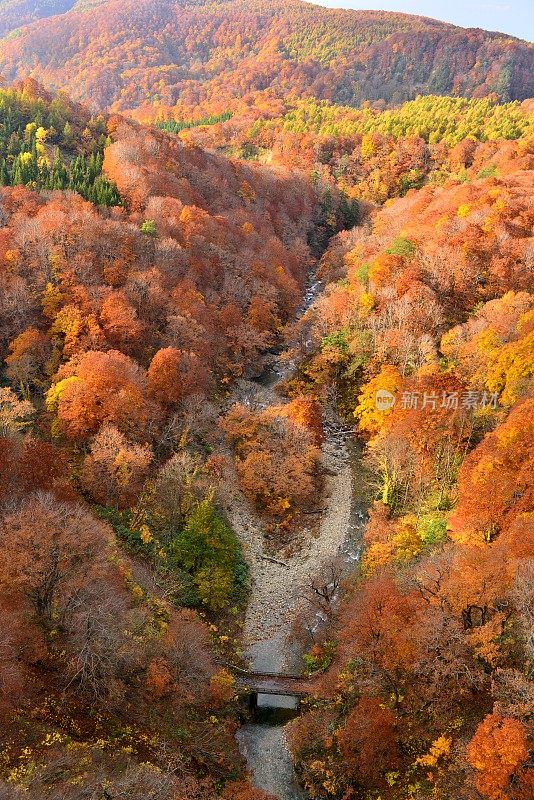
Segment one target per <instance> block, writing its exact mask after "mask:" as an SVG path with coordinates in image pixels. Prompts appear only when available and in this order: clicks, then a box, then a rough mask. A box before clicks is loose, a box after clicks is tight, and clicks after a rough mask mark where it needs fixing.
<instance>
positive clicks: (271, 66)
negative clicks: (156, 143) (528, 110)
mask: <svg viewBox="0 0 534 800" xmlns="http://www.w3.org/2000/svg"><path fill="white" fill-rule="evenodd" d="M64 8H65V6H64V5H63V4H61V5H60V6H58V11H63V10H64ZM10 9H11V10H12V6H7V8H6V10H5V11H4V26H5V27H6V26H8V18H7V15H8V14H9V13H10ZM42 12H43V9H42V8H41V12H39V13H42ZM1 20H2V16H1V14H0V22H1ZM23 20H24V17H23ZM481 23H483V20H482V19H481ZM6 29H7V28H6ZM532 52H533V51H532V48H531V47H530V46H529V45H528V44H527V43H525V42H521V41H519V40H517V39H513V38H512V37H509V36H506V35H504V34H499V33H488V32H486V31H483V30H480V29H476V30H475V29H471V30H464V29H461V28H457V27H455V26H452V25H448V24H445V23H442V22H438V21H436V20H430V19H426V18H422V17H413V16H408V15H404V14H396V13H385V12H376V11H351V10H331V9H325V8H320V7H317V6H313V5H309V4H307V3H304V2H301V1H300V0H289V2H285V0H284V2H281V0H275V2H269V3H268V2H265V0H253V2H248V0H247V1H246V2H245V0H226V2H212V3H206V2H187V1H186V0H181V2H176V0H157V2H156V1H155V0H141V2H139V0H108V2H104V3H98V4H96V5H95V4H92V3H82V4H77V5H76V6H75V7H74V8H73V9H72V10H70V11H69V12H68V13H67V14H64V15H62V16H56V17H50V18H48V19H43V20H41V21H40V22H39V24H33V25H32V24H30V25H28V26H26V27H24V26H23V27H22V28H21V29H19V30H18V31H17V32H16V34H15V35H13V36H9V37H8V38H7V39H4V41H2V43H1V44H0V72H1V73H3V74H4V75H5V77H6V78H7V79H9V80H12V79H14V78H17V77H24V76H27V75H31V76H33V77H35V78H37V79H39V80H41V81H42V82H43V83H44V84H45V85H47V86H51V87H53V88H60V87H61V88H65V89H66V90H67V91H69V93H70V94H71V95H72V96H73V97H75V98H77V99H84V100H87V101H89V102H90V103H92V104H94V105H95V106H96V107H99V108H103V107H112V108H114V109H117V110H118V109H127V108H133V107H136V106H139V105H140V104H142V103H146V102H148V103H162V104H164V105H169V106H172V105H174V104H175V103H176V101H177V100H178V99H179V100H180V102H181V103H182V104H183V105H184V107H185V106H189V107H190V108H194V107H195V106H196V105H198V104H199V103H202V102H205V101H208V102H209V103H212V104H213V103H216V104H219V105H221V104H225V105H227V106H229V107H230V106H231V105H232V104H233V103H235V102H236V101H237V100H240V99H246V101H247V102H252V101H253V100H254V99H255V100H256V101H257V102H259V101H260V99H261V98H264V100H272V99H273V98H290V97H293V98H296V97H300V96H307V97H316V98H319V99H329V100H333V101H334V102H342V103H345V104H351V105H355V104H356V105H357V104H359V103H361V102H362V101H363V100H366V99H368V100H373V101H374V100H378V99H379V98H380V99H383V100H385V101H386V102H389V103H398V102H402V101H403V100H406V99H410V98H412V97H413V96H415V94H416V93H423V94H427V93H431V92H433V93H442V94H446V93H452V94H459V95H464V96H468V97H471V96H474V97H481V96H486V95H489V94H495V95H496V96H497V97H499V98H500V99H504V100H510V99H523V98H525V97H528V96H530V95H532V94H533V93H534V90H533V88H532V63H533V61H532ZM222 110H225V109H224V108H223V109H222Z"/></svg>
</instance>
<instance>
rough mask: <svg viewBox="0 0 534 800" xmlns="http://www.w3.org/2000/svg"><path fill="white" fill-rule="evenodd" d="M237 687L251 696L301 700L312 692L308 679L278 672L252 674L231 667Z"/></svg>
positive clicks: (248, 671) (251, 672)
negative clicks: (279, 696) (284, 697)
mask: <svg viewBox="0 0 534 800" xmlns="http://www.w3.org/2000/svg"><path fill="white" fill-rule="evenodd" d="M231 669H232V673H233V675H234V678H235V681H236V684H237V686H238V687H241V688H242V689H244V690H246V691H249V692H250V693H251V694H256V695H257V694H271V695H284V696H291V697H296V698H298V699H301V698H303V697H306V695H308V694H310V692H311V691H312V687H311V684H310V679H309V678H306V677H304V676H302V675H290V674H284V673H280V672H253V671H251V670H245V669H240V668H239V667H234V666H232V667H231Z"/></svg>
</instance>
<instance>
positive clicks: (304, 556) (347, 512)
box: [226, 282, 365, 800]
mask: <svg viewBox="0 0 534 800" xmlns="http://www.w3.org/2000/svg"><path fill="white" fill-rule="evenodd" d="M321 288H322V287H321V285H320V284H319V283H317V282H315V283H314V284H312V285H311V286H310V289H309V291H308V292H307V294H306V298H305V304H304V305H303V307H302V309H301V312H300V313H301V314H302V313H304V312H305V310H306V309H307V308H309V307H310V305H311V304H312V303H313V302H314V300H315V299H316V297H317V296H318V294H319V292H320V290H321ZM290 370H291V367H290V366H289V367H288V365H287V362H285V361H284V359H283V354H280V355H279V356H278V357H276V359H275V361H274V363H273V364H272V365H271V366H270V368H269V370H268V371H267V372H266V373H264V374H263V375H262V376H261V377H260V378H259V379H257V380H256V381H250V382H246V386H244V385H243V383H242V385H241V392H244V393H245V394H246V396H247V402H248V403H249V404H250V405H251V406H252V407H254V408H265V407H267V406H269V405H270V404H275V403H279V402H280V398H279V396H278V395H277V394H276V393H275V391H274V390H275V387H276V384H277V382H278V381H279V380H281V379H282V378H283V377H287V374H288V371H290ZM321 461H322V464H323V467H324V468H325V474H326V478H325V486H324V498H323V507H324V510H323V512H322V514H321V518H320V523H319V528H318V532H317V533H316V534H315V535H311V534H310V535H309V536H308V537H307V536H306V534H307V533H308V532H307V531H306V530H302V531H301V533H302V534H303V536H302V539H303V541H304V544H303V545H302V546H301V547H300V549H299V550H298V551H297V552H295V553H294V554H293V555H290V556H289V557H284V559H283V562H284V563H277V562H276V561H272V560H268V559H266V558H265V556H266V555H268V554H269V553H268V550H267V549H266V547H265V540H264V531H263V525H262V521H261V519H260V517H259V516H258V514H257V513H256V511H255V510H254V508H253V507H252V506H251V505H250V503H249V502H248V501H247V500H246V498H245V497H244V496H243V495H242V493H241V492H240V490H239V488H238V487H237V485H234V486H233V487H232V490H231V492H230V495H229V497H228V503H227V509H226V510H227V514H228V517H229V519H230V521H231V523H232V525H233V527H234V530H235V531H236V533H237V535H238V536H239V538H240V540H241V543H242V545H243V549H244V553H245V556H246V558H247V561H248V564H249V570H250V579H251V596H250V601H249V605H248V608H247V613H246V618H245V625H244V629H243V642H242V645H243V654H244V657H245V659H246V660H247V661H248V664H249V668H250V669H251V670H252V671H254V672H270V673H299V672H300V670H301V668H302V653H301V649H300V645H299V644H298V643H295V642H294V641H293V640H292V636H291V634H292V627H293V623H294V622H295V621H296V620H297V619H298V617H299V616H300V614H301V612H302V611H305V610H309V604H308V601H306V600H305V599H304V595H305V593H306V589H307V588H308V587H309V585H310V582H311V581H312V580H313V578H314V577H317V576H319V575H321V573H322V572H323V571H324V569H325V568H326V567H327V566H328V565H330V564H331V563H332V562H333V561H336V562H337V563H338V564H339V566H340V567H341V569H342V571H344V572H348V571H349V569H350V567H351V565H353V564H354V562H355V561H356V560H357V559H358V556H359V542H360V538H361V529H362V525H363V520H364V516H365V503H364V501H363V499H360V497H359V495H360V494H362V493H361V492H358V491H356V492H355V490H354V487H355V485H356V482H357V479H358V475H359V472H360V470H359V469H358V465H359V463H360V451H359V448H358V446H357V444H356V443H355V442H354V440H353V437H352V436H351V434H350V431H349V430H347V429H346V428H345V427H344V426H343V425H342V424H341V423H340V421H339V420H338V419H337V418H336V416H335V414H334V413H333V412H332V411H329V412H327V414H326V419H325V442H324V444H323V447H322V456H321ZM360 480H361V478H360ZM315 619H316V623H315V624H316V626H317V627H320V626H321V625H322V624H323V623H324V617H323V616H322V614H321V612H320V611H319V612H317V614H316V617H315ZM258 705H259V706H260V709H259V712H260V713H259V714H258V713H257V715H256V721H254V722H251V723H248V724H245V725H243V726H242V727H241V729H240V730H239V732H238V734H237V738H238V742H239V746H240V749H241V751H242V753H243V755H244V756H245V758H246V760H247V765H248V768H249V770H250V773H251V776H252V781H253V783H254V785H255V786H257V787H258V788H261V789H263V790H264V791H266V792H268V793H270V794H273V795H274V796H275V797H277V798H279V800H296V799H297V798H299V799H300V798H304V797H305V794H304V792H303V790H302V789H301V788H300V787H299V785H298V782H297V779H296V775H295V770H294V767H293V762H292V759H291V756H290V753H289V751H288V748H287V745H286V739H285V727H284V722H285V721H287V719H288V712H287V709H291V707H293V708H294V707H295V706H296V702H295V701H294V700H293V698H284V697H272V696H270V697H268V696H265V695H259V696H258ZM266 707H269V708H273V707H274V708H276V709H286V711H285V713H284V712H283V711H282V713H280V712H279V713H276V711H275V710H273V712H271V713H269V712H268V711H267V713H266ZM262 709H263V713H261V712H262ZM292 713H293V715H294V713H295V712H294V711H293V712H291V711H289V716H291V715H292ZM258 716H259V719H258Z"/></svg>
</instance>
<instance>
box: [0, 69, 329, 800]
mask: <svg viewBox="0 0 534 800" xmlns="http://www.w3.org/2000/svg"><path fill="white" fill-rule="evenodd" d="M0 120H1V122H2V130H3V131H4V133H5V136H4V137H0V147H1V149H2V164H3V173H2V174H3V177H4V179H5V183H6V184H7V185H5V186H2V187H1V188H0V208H1V212H0V220H1V229H0V320H1V323H0V353H1V356H0V357H1V359H2V373H1V384H0V475H1V481H0V535H1V539H2V546H3V548H4V555H5V556H6V557H5V558H4V559H2V563H1V565H0V609H1V613H2V618H3V630H4V638H3V644H2V656H1V659H0V720H1V725H0V727H1V728H2V731H3V739H2V750H3V760H2V765H1V768H0V794H1V795H2V797H6V798H19V797H20V796H21V795H23V796H24V797H31V798H35V800H43V799H44V798H54V799H55V800H57V799H58V798H69V800H75V799H76V800H81V798H83V797H87V796H88V795H87V793H88V792H90V793H91V794H93V796H95V797H97V796H104V794H105V795H106V796H108V797H113V798H119V797H120V796H127V797H128V798H131V800H134V799H135V798H139V800H145V799H146V798H147V797H149V796H153V797H159V798H162V800H163V799H165V800H167V798H171V797H172V798H176V800H181V799H182V798H184V800H185V798H202V799H203V800H204V799H205V800H216V799H217V798H218V797H221V796H224V797H225V798H227V800H234V798H239V800H241V798H244V799H245V800H246V799H247V798H251V800H261V798H262V797H263V793H261V792H255V791H253V790H252V789H251V788H250V787H249V786H247V785H245V784H242V781H241V780H239V779H240V778H242V777H243V774H244V773H243V768H242V764H241V761H240V756H239V753H238V751H237V745H236V743H235V740H234V737H233V734H234V732H235V729H236V727H237V724H238V723H237V719H238V706H237V705H236V703H235V687H234V681H233V678H232V676H231V674H230V673H229V672H228V671H226V670H225V669H224V668H223V667H222V665H221V658H222V656H225V657H228V656H227V654H226V653H225V648H226V647H228V648H230V651H229V652H230V653H233V652H234V651H233V650H232V649H231V648H232V647H233V644H232V640H231V638H230V636H228V635H224V636H223V635H222V634H221V637H220V638H219V636H218V635H215V633H216V632H217V630H218V628H217V626H216V625H215V624H213V622H214V621H216V622H218V623H219V622H220V621H221V620H223V624H224V628H223V630H224V631H231V630H232V626H234V629H235V617H236V616H237V615H238V613H239V608H240V606H241V605H242V604H243V602H244V599H245V597H246V568H245V566H244V563H243V559H242V556H241V553H240V547H239V543H238V541H237V539H236V537H235V535H234V534H233V532H232V530H231V529H230V528H229V526H228V524H227V523H226V521H225V520H224V517H223V516H222V515H221V514H220V511H219V510H218V508H217V507H216V504H215V500H214V488H215V486H216V485H217V481H218V476H220V475H221V470H222V469H223V465H222V464H221V462H220V458H219V457H218V456H217V455H216V454H214V455H213V457H212V458H211V459H210V454H211V453H212V452H213V450H214V448H215V447H216V443H217V441H220V439H221V434H220V433H218V428H217V424H216V418H217V413H218V412H217V407H218V403H220V402H222V401H223V400H224V397H225V392H226V387H227V386H228V384H230V383H231V381H232V380H233V379H234V378H235V377H236V376H239V375H241V374H242V373H243V372H244V371H245V370H247V369H249V368H252V370H257V369H258V368H259V359H258V356H259V353H260V352H261V351H262V350H264V349H265V348H266V347H268V346H269V345H270V344H271V343H272V342H273V341H274V340H275V338H276V337H277V336H278V335H279V330H280V328H281V326H282V324H283V323H284V322H285V321H286V320H287V319H288V318H289V316H290V315H291V313H292V311H293V310H294V309H295V307H296V306H297V305H298V303H299V301H300V298H301V293H302V287H303V283H304V280H305V275H306V272H307V270H308V267H309V259H310V251H309V248H308V244H307V237H308V234H309V233H310V232H311V230H312V228H313V227H314V225H315V224H316V223H317V222H319V223H320V221H321V218H320V217H317V216H316V215H317V209H316V206H317V201H316V195H315V192H314V189H313V187H312V186H311V184H310V183H309V182H308V181H307V180H305V178H304V177H303V176H302V175H301V174H299V173H297V172H291V171H290V170H286V169H282V168H279V169H269V168H265V167H263V168H262V167H258V166H256V165H251V166H249V165H246V164H241V163H238V162H232V161H229V160H227V159H225V158H224V157H222V156H218V155H210V154H208V153H205V152H204V151H202V150H201V149H200V148H198V147H195V146H191V145H186V144H183V143H181V142H179V141H178V140H177V139H176V138H175V137H173V138H171V137H169V136H167V135H166V134H164V133H161V132H158V131H156V130H154V129H150V128H141V127H140V126H139V125H137V124H136V123H133V122H128V121H125V120H123V119H121V118H114V119H111V120H106V119H104V118H98V119H97V118H91V117H89V116H87V115H86V114H85V113H84V112H83V111H82V109H80V108H78V107H77V106H76V105H74V104H71V103H69V102H68V101H67V100H66V98H65V97H64V96H60V97H58V96H55V97H54V96H51V95H48V94H47V93H46V92H45V91H44V90H43V89H42V87H39V86H38V85H36V84H35V83H34V82H33V81H31V80H30V81H27V82H25V83H24V84H22V85H20V86H17V87H14V88H13V89H9V90H5V91H3V92H2V93H1V95H0ZM72 137H74V138H75V141H74V142H73V140H72ZM101 137H103V140H101ZM108 137H109V138H108ZM93 149H95V151H96V152H97V153H98V154H99V155H100V154H101V152H102V151H104V165H103V171H104V173H106V174H107V175H108V177H109V178H116V180H117V181H118V184H117V186H118V185H119V184H120V186H118V190H119V191H120V197H119V196H118V195H116V196H117V197H118V200H117V202H116V203H114V202H113V201H112V198H111V197H108V198H107V200H108V201H109V202H107V203H102V202H100V201H101V198H100V196H99V195H98V194H97V195H94V196H92V201H93V202H89V201H88V200H86V199H84V198H83V197H82V196H81V194H80V192H83V191H84V190H85V188H86V181H85V180H82V182H81V184H80V185H79V186H77V185H74V184H71V183H70V182H69V180H67V178H68V175H69V174H70V173H71V172H73V173H76V175H77V176H79V177H80V178H84V175H83V169H82V166H83V164H87V163H88V162H86V161H83V159H86V158H88V159H89V161H91V158H92V156H91V155H90V154H91V153H92V151H93ZM80 159H82V160H80ZM73 160H74V163H75V165H76V166H72V161H73ZM99 163H100V162H99ZM91 164H93V162H92V161H91ZM69 165H70V168H69V169H68V168H67V167H68V166H69ZM24 167H26V168H27V169H28V171H27V173H25V172H24V169H23V168H24ZM45 176H48V177H49V178H50V177H52V178H54V180H51V181H50V182H47V181H48V179H47V180H44V177H45ZM58 176H59V177H61V176H63V177H64V178H65V182H64V184H63V185H61V184H59V185H55V178H56V177H58ZM85 177H87V178H90V177H91V175H88V176H85ZM100 177H101V178H102V179H103V176H102V175H100ZM108 185H109V186H112V185H113V186H115V184H111V183H110V182H108ZM76 188H78V189H79V191H75V190H76ZM114 191H115V193H116V192H117V188H115V189H114ZM334 200H335V197H334ZM119 203H120V204H119ZM340 227H341V222H340ZM301 440H302V437H301ZM223 463H224V462H223ZM110 523H111V524H110ZM197 611H198V612H201V613H200V615H199V614H198V613H197ZM206 617H208V619H209V624H208V620H207V619H206ZM226 643H228V644H226ZM236 781H237V783H236ZM223 787H224V792H223Z"/></svg>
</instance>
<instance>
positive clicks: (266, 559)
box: [260, 555, 290, 569]
mask: <svg viewBox="0 0 534 800" xmlns="http://www.w3.org/2000/svg"><path fill="white" fill-rule="evenodd" d="M260 558H263V560H264V561H272V562H273V564H280V566H282V567H286V568H287V569H290V566H289V564H288V563H287V561H280V560H279V559H278V558H273V557H272V556H263V555H262V556H260Z"/></svg>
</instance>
